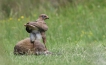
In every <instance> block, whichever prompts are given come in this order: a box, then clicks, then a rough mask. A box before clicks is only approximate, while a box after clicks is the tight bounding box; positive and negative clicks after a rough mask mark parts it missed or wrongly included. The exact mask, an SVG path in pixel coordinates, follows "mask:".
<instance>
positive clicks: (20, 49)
mask: <svg viewBox="0 0 106 65" xmlns="http://www.w3.org/2000/svg"><path fill="white" fill-rule="evenodd" d="M47 53H48V51H47V49H46V48H45V45H44V44H42V43H41V42H40V41H37V40H36V41H35V43H34V44H32V43H31V42H30V38H26V39H24V40H21V41H19V42H18V43H17V44H16V45H15V47H14V54H16V55H24V54H28V55H29V54H36V55H39V54H47Z"/></svg>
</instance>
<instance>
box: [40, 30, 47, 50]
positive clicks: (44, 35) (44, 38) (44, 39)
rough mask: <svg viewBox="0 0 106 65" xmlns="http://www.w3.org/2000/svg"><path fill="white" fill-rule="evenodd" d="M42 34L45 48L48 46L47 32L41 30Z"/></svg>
mask: <svg viewBox="0 0 106 65" xmlns="http://www.w3.org/2000/svg"><path fill="white" fill-rule="evenodd" d="M41 35H42V39H43V43H44V45H45V48H46V34H45V32H41ZM46 49H47V48H46Z"/></svg>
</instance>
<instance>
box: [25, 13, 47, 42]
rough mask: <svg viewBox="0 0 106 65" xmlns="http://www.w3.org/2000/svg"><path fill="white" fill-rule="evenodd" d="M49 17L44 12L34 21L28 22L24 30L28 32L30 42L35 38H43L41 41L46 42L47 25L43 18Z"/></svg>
mask: <svg viewBox="0 0 106 65" xmlns="http://www.w3.org/2000/svg"><path fill="white" fill-rule="evenodd" d="M46 19H49V17H48V16H47V15H46V14H41V15H40V16H39V18H38V19H37V20H36V21H32V22H28V23H26V24H25V25H24V26H26V31H27V32H28V33H30V42H31V43H34V42H35V40H40V39H41V38H42V39H43V43H44V44H45V43H46V34H45V32H46V31H47V30H48V26H47V25H46V22H45V20H46Z"/></svg>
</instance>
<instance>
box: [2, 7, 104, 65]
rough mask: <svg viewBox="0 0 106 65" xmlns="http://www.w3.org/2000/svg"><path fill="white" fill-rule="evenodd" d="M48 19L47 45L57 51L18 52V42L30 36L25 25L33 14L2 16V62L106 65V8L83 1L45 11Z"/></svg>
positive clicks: (22, 64) (21, 64) (50, 49)
mask: <svg viewBox="0 0 106 65" xmlns="http://www.w3.org/2000/svg"><path fill="white" fill-rule="evenodd" d="M44 13H46V14H47V15H48V16H49V17H50V19H49V20H47V21H46V22H47V25H48V26H49V30H48V31H47V33H46V34H47V44H46V45H47V48H48V49H49V51H51V52H53V53H55V54H54V55H48V56H44V55H42V56H35V55H29V56H15V55H14V54H13V48H14V45H15V44H16V43H17V42H18V41H20V40H22V39H24V38H26V37H28V36H29V34H28V33H27V32H26V31H25V27H24V26H23V25H24V24H25V23H26V22H28V21H30V20H35V19H37V16H38V14H34V16H31V17H29V18H26V17H24V16H21V17H20V18H18V19H15V18H9V19H6V20H0V30H1V31H0V41H1V42H0V43H1V45H0V48H1V49H0V64H1V65H3V64H4V65H106V62H105V61H106V44H105V42H106V33H105V32H106V25H105V21H106V15H105V14H106V8H105V7H101V6H94V7H93V8H91V9H90V8H89V7H84V6H82V5H79V6H78V7H76V8H71V7H70V8H69V7H66V8H64V9H60V12H59V13H58V14H56V13H55V12H48V11H47V12H46V11H45V12H44Z"/></svg>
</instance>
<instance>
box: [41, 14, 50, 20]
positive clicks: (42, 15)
mask: <svg viewBox="0 0 106 65" xmlns="http://www.w3.org/2000/svg"><path fill="white" fill-rule="evenodd" d="M39 18H41V19H43V20H46V19H49V17H48V16H47V15H46V14H41V15H40V16H39Z"/></svg>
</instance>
